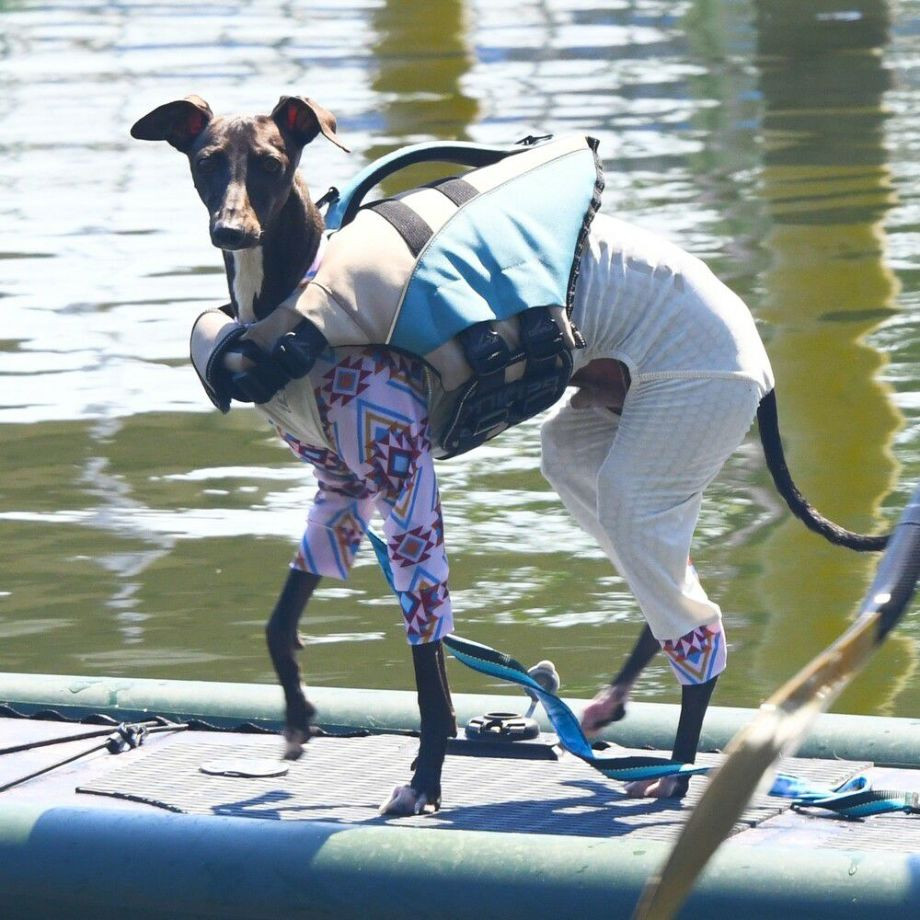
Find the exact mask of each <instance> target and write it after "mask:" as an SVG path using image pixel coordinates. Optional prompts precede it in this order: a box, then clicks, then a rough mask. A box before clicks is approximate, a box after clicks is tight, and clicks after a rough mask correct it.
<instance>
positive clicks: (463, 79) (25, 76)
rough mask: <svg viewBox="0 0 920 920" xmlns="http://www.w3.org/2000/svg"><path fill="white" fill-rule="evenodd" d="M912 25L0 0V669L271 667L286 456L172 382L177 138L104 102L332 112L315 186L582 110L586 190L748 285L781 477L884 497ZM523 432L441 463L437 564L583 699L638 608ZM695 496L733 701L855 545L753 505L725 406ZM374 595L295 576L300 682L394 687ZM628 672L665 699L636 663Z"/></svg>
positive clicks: (763, 491)
mask: <svg viewBox="0 0 920 920" xmlns="http://www.w3.org/2000/svg"><path fill="white" fill-rule="evenodd" d="M893 11H894V12H893ZM793 17H795V18H794V19H793ZM918 21H920V3H918V2H917V0H909V2H902V3H900V4H898V6H897V7H896V8H895V7H889V5H888V4H886V3H883V2H881V0H876V2H859V0H854V2H849V3H847V4H842V3H841V4H835V3H834V2H831V0H822V2H820V3H818V2H810V0H809V2H805V0H802V2H798V0H796V2H793V0H788V2H778V0H758V2H755V0H716V2H710V0H695V2H690V0H683V2H677V3H675V2H671V0H637V2H632V3H629V4H626V3H618V4H602V3H592V2H590V0H550V2H545V0H523V2H521V0H515V2H510V0H492V2H485V0H476V2H470V0H467V2H462V0H429V2H425V3H422V2H421V0H409V2H406V0H389V2H375V3H374V4H370V5H369V4H365V3H350V2H347V0H346V2H343V3H336V4H322V5H315V4H310V5H309V7H306V6H303V5H298V4H287V3H282V2H281V0H254V2H251V3H247V4H241V3H238V2H234V0H227V2H226V3H221V4H205V5H188V4H181V3H178V2H176V3H172V4H162V3H157V4H152V3H149V2H145V0H131V2H128V3H114V2H106V0H100V2H98V3H95V4H92V5H90V4H85V3H83V2H80V0H59V2H56V3H55V4H53V5H51V4H47V3H43V2H40V0H24V2H16V3H2V2H0V36H2V38H0V119H2V126H3V131H2V132H0V154H2V157H3V163H4V166H3V169H2V170H0V192H2V194H0V301H2V307H3V312H2V316H3V318H4V326H3V330H2V332H0V424H2V428H0V433H2V435H3V436H2V438H0V469H2V470H3V478H2V485H0V535H2V536H0V640H2V641H0V668H2V669H6V670H24V671H50V672H62V673H117V674H136V675H142V676H154V675H162V676H166V677H186V678H201V679H230V680H269V679H270V677H271V675H270V669H269V666H268V662H267V658H266V655H265V652H264V651H263V643H262V623H263V619H264V617H265V615H266V613H267V611H268V610H269V608H270V606H271V604H272V602H273V600H274V595H275V592H276V591H277V588H278V586H279V585H280V582H281V580H282V578H283V573H284V568H285V566H286V563H287V560H288V558H289V554H290V551H291V546H292V545H293V542H294V541H295V540H296V538H297V536H298V535H299V531H300V528H301V524H302V519H303V513H304V509H305V507H306V505H307V504H308V502H309V496H310V494H311V492H312V480H311V477H310V475H309V473H308V472H307V471H306V470H305V469H304V468H301V467H299V466H297V465H296V464H293V463H292V462H291V460H290V459H289V454H288V453H287V451H286V450H284V449H283V448H282V447H281V446H280V445H278V444H277V443H275V441H274V440H273V438H272V437H271V436H270V434H269V432H268V430H267V428H266V427H265V426H264V425H263V424H262V423H261V422H260V421H259V419H258V418H257V417H256V416H255V415H254V413H252V412H251V411H249V410H236V411H234V412H233V413H231V414H230V415H229V416H226V417H220V416H219V415H218V414H217V413H213V412H212V411H211V410H210V406H209V404H208V403H207V402H206V400H205V398H204V396H203V394H201V392H200V390H199V387H198V383H197V380H196V378H195V376H194V374H193V372H192V371H191V370H190V368H189V366H188V362H187V357H186V355H187V332H188V328H189V325H190V322H191V320H192V318H193V317H194V316H195V315H196V314H197V313H198V312H200V311H201V310H203V309H205V308H206V307H209V306H212V305H213V304H215V303H217V302H221V301H222V300H223V299H225V291H226V288H225V281H224V278H223V275H222V271H221V268H220V259H219V256H218V253H217V252H216V251H215V250H213V249H212V248H211V247H210V246H209V243H208V240H207V233H206V215H205V213H204V210H203V209H202V207H201V205H200V203H199V202H198V201H197V199H196V198H195V196H194V193H193V190H192V187H191V182H190V179H189V176H188V168H187V165H186V164H185V162H184V161H183V158H182V157H181V156H179V155H177V154H176V153H175V152H174V151H172V150H171V149H169V148H167V147H166V146H165V145H162V148H161V146H160V145H152V144H146V145H145V144H137V143H135V142H132V141H131V140H130V138H129V137H128V133H127V132H128V127H129V126H130V124H131V123H132V122H133V121H134V120H135V119H136V118H137V117H138V115H140V114H142V113H143V112H146V111H149V110H150V109H151V108H152V107H154V106H155V105H158V104H160V103H163V102H166V101H169V100H170V99H174V98H177V97H181V96H183V95H186V94H187V93H191V92H196V93H198V94H200V95H202V96H204V97H205V98H206V99H208V100H209V102H210V103H211V105H212V107H213V108H214V109H215V111H220V112H226V111H230V110H234V109H239V110H243V111H268V110H270V108H271V107H272V106H273V104H274V102H275V101H276V99H277V97H278V96H279V95H280V94H281V93H283V92H296V93H303V94H306V95H309V96H311V97H313V98H315V99H317V100H318V101H320V102H322V103H323V104H324V105H326V106H327V107H328V108H330V109H331V110H332V111H333V112H335V113H336V115H337V117H338V119H339V132H340V134H341V136H342V137H343V139H345V140H346V142H347V143H348V144H349V146H351V147H352V149H353V150H354V151H355V153H354V154H353V155H352V157H351V158H348V157H346V156H345V155H344V154H342V153H341V152H340V151H337V150H333V149H332V148H331V147H329V146H328V145H323V144H317V145H313V146H311V147H309V148H308V149H307V150H306V151H305V155H304V159H303V164H302V170H303V172H304V175H305V177H306V178H307V181H308V182H309V183H310V185H311V187H312V188H314V189H315V190H316V191H317V193H319V192H322V191H323V190H325V188H326V187H328V186H329V185H331V184H338V183H341V182H342V181H343V180H345V179H346V178H347V177H348V176H349V175H350V174H351V172H352V171H354V170H355V169H357V168H358V167H360V166H361V165H363V164H364V163H365V162H367V160H368V159H370V158H371V157H373V156H377V155H379V154H381V153H384V152H386V151H388V150H391V149H393V148H394V147H396V146H399V145H401V144H405V143H411V142H415V141H419V140H427V139H432V138H464V139H473V140H479V141H485V142H507V141H509V140H514V139H516V138H519V137H521V136H523V135H525V134H529V133H534V132H537V133H539V132H544V131H563V130H578V129H582V130H586V131H589V132H590V133H592V134H594V135H595V136H597V137H598V138H599V139H600V141H601V150H602V153H603V155H604V159H605V163H606V167H607V190H606V193H605V202H604V206H605V209H606V210H609V211H611V212H616V213H618V214H620V215H622V216H625V217H627V218H630V219H633V220H635V221H636V222H638V223H641V224H643V225H645V226H647V227H650V228H652V229H655V230H658V231H661V232H663V233H665V234H667V235H668V236H670V237H672V238H674V239H675V240H676V241H677V242H679V243H681V244H682V245H684V246H686V247H687V248H689V249H690V250H691V251H693V252H695V253H697V254H699V255H701V256H703V257H704V258H706V259H707V260H708V261H709V262H710V263H711V264H712V265H713V267H714V268H715V269H716V271H717V272H718V273H719V274H720V275H722V276H723V277H724V278H725V279H726V280H727V281H728V282H729V283H730V284H731V285H732V286H733V287H734V288H735V289H736V290H737V291H738V292H739V293H740V294H741V295H742V296H744V297H745V298H746V299H747V300H748V302H749V303H751V305H752V307H753V309H754V311H755V313H756V314H757V316H758V318H759V320H760V321H761V322H762V326H763V330H764V334H765V336H766V338H767V340H768V348H769V351H770V354H771V357H772V358H773V361H774V364H775V366H776V370H777V376H778V378H779V380H780V391H779V394H780V409H781V419H782V427H783V431H784V435H785V439H786V442H787V445H788V448H789V453H790V464H791V466H792V468H793V471H794V474H795V475H796V477H797V479H798V480H799V481H800V483H801V485H802V487H803V489H804V490H805V491H806V493H807V494H808V496H809V498H811V499H812V500H813V501H814V502H815V504H817V505H818V507H819V508H821V509H822V510H824V511H826V512H827V513H828V514H830V515H832V516H834V517H835V518H839V519H840V520H841V521H842V522H844V523H846V524H847V525H849V526H852V527H855V528H873V527H882V526H884V524H885V523H886V522H888V523H890V522H891V520H892V519H893V517H894V516H895V514H896V508H897V506H898V504H899V502H903V500H904V498H905V496H906V493H907V491H909V489H908V485H907V484H909V483H910V482H912V481H913V480H915V479H916V478H918V473H920V451H918V430H917V418H918V414H920V398H918V397H917V396H916V393H918V392H920V387H918V385H917V373H916V361H917V356H918V354H920V336H918V329H920V325H918V322H917V316H918V314H920V283H918V279H920V271H918V257H917V252H918V251H920V236H918V232H917V229H916V228H917V227H918V226H920V198H918V195H917V192H916V188H917V182H916V180H917V178H918V171H920V167H918V166H917V165H916V164H917V163H918V162H920V158H918V157H917V155H916V154H917V147H918V144H920V132H918V130H917V128H916V126H915V122H914V120H913V118H912V107H913V106H914V105H915V103H916V98H917V90H918V85H917V84H918V74H920V68H918V67H917V65H916V62H915V61H914V60H913V59H912V58H911V57H910V56H909V53H908V52H909V47H910V44H911V42H912V41H915V40H916V37H917V34H918V32H920V26H918ZM790 23H795V24H794V25H790ZM421 178H424V177H421ZM537 430H538V426H537V425H536V424H527V425H524V426H521V427H520V428H519V429H516V430H514V431H513V432H511V433H509V434H508V435H507V436H506V437H504V438H502V439H500V440H499V441H498V442H497V443H494V444H491V445H488V446H487V447H485V448H483V449H482V450H480V451H478V452H476V453H475V454H473V455H472V456H470V457H467V458H461V459H460V460H458V461H452V462H448V463H445V464H444V465H443V466H442V468H441V474H442V486H443V489H442V491H443V495H444V502H445V508H446V516H447V517H446V523H447V528H448V541H449V548H450V550H451V559H452V569H453V575H454V585H453V592H452V593H453V596H454V599H455V602H456V606H457V608H458V622H459V623H462V624H463V629H464V630H465V632H466V633H467V634H469V635H471V636H473V637H474V638H478V639H481V640H482V641H485V642H489V643H494V644H496V645H497V646H499V647H501V648H505V649H508V650H509V651H512V652H514V653H515V654H516V655H517V656H518V657H519V658H521V659H522V660H525V661H529V660H530V659H534V660H536V659H537V658H542V657H545V656H547V655H548V656H550V657H553V658H554V659H555V660H556V662H557V665H558V666H559V668H560V671H561V673H562V675H563V679H564V680H565V681H566V689H567V690H568V691H569V692H571V693H573V694H575V693H588V692H590V691H591V690H592V689H593V688H594V686H595V685H596V683H597V682H598V681H600V680H602V679H603V678H604V677H605V676H606V675H608V674H609V672H610V671H611V669H612V668H613V667H614V666H615V664H616V662H617V661H618V659H619V658H620V657H621V656H622V654H623V653H624V651H625V650H626V648H627V647H628V645H629V644H630V643H631V641H632V639H633V637H634V634H635V632H636V630H637V628H638V623H639V620H638V615H637V613H636V611H635V607H634V604H633V603H632V601H631V600H630V598H629V596H628V595H627V594H626V592H625V591H624V588H623V585H622V583H621V581H620V580H619V579H618V577H617V576H616V575H615V573H613V572H612V571H611V569H610V566H609V564H608V563H607V562H606V560H605V559H604V558H603V556H602V555H601V554H600V553H599V551H598V550H597V549H596V547H594V546H593V544H592V543H591V541H590V540H589V539H588V538H587V537H585V536H584V535H582V534H581V533H580V532H579V531H577V530H576V529H575V528H574V526H573V525H572V523H571V522H570V521H569V520H568V518H567V516H566V515H565V513H564V512H563V511H562V509H561V508H560V506H559V503H558V502H557V501H556V500H555V499H554V497H553V496H552V494H551V493H550V492H549V491H548V490H547V488H546V486H545V484H544V482H543V480H542V478H541V476H540V474H539V471H538V462H539V446H538V445H539V439H538V433H537ZM711 496H712V497H711V500H710V501H709V502H708V503H707V504H706V506H705V508H704V512H703V519H702V522H701V527H700V534H699V540H698V545H697V547H696V548H695V550H694V556H695V559H696V562H697V564H698V566H699V568H700V569H701V571H702V573H703V577H704V579H705V581H706V583H707V586H708V587H709V589H710V590H711V592H712V594H713V595H714V596H715V597H716V598H717V599H718V600H719V602H720V603H721V604H722V605H723V607H724V609H725V613H726V620H727V622H728V629H729V638H730V641H731V642H732V643H733V653H732V654H733V665H732V667H731V668H730V670H729V672H728V673H727V674H726V677H725V678H724V679H723V681H722V682H721V683H720V687H719V695H718V702H720V703H722V704H725V705H731V704H735V705H752V704H756V703H757V702H758V701H759V700H760V699H761V698H762V697H763V696H764V695H765V694H766V693H767V692H768V691H769V690H770V689H771V688H772V687H773V686H775V685H776V684H777V683H778V682H779V681H780V680H781V679H783V678H784V677H787V676H788V675H789V673H790V670H791V668H792V666H793V664H795V663H798V662H799V660H804V659H805V658H808V657H810V656H811V654H813V653H814V652H815V651H817V649H818V648H819V647H820V646H822V645H824V644H826V642H827V641H828V640H829V639H830V637H831V636H833V635H834V634H836V633H837V632H839V631H840V629H841V628H842V627H843V625H844V623H845V622H846V619H847V617H848V615H850V614H851V613H852V611H853V609H854V607H855V605H856V604H857V603H858V600H859V597H860V595H861V592H862V590H863V587H864V585H865V582H866V580H867V578H868V577H869V574H870V572H871V564H872V563H871V560H868V559H860V558H855V557H854V556H853V554H850V553H847V552H846V551H843V550H834V549H832V548H827V547H824V546H823V545H822V544H821V542H820V541H819V540H818V539H817V538H815V537H813V536H811V535H810V534H808V533H807V532H805V531H804V529H803V528H802V527H801V526H800V525H797V524H794V523H792V522H788V521H784V520H782V519H781V517H782V515H781V510H780V509H779V508H778V505H777V500H776V497H775V495H774V494H773V492H772V487H770V486H769V485H768V481H767V478H766V476H765V474H764V471H763V462H762V459H761V456H760V451H759V448H758V446H757V444H756V440H755V439H754V438H753V437H752V438H751V439H750V440H749V442H748V443H747V444H746V445H745V446H744V447H743V448H742V450H741V451H740V452H739V453H738V455H737V456H736V457H735V458H733V459H732V461H731V462H730V463H729V464H728V466H727V467H726V470H725V471H724V473H723V475H722V476H720V477H719V480H718V481H717V482H716V484H715V485H714V487H713V489H712V493H711ZM400 620H401V618H400V616H399V614H398V612H397V610H396V607H395V605H394V604H393V602H392V601H391V600H390V598H389V597H388V595H387V592H386V590H385V587H384V585H383V584H382V581H381V578H380V575H379V573H378V572H377V570H376V567H375V566H374V564H373V563H372V560H371V558H370V554H362V556H361V557H360V558H359V564H358V566H357V568H356V570H355V572H354V575H353V577H352V579H351V580H350V581H349V582H348V583H347V584H344V585H339V584H332V583H330V584H329V585H328V587H324V589H323V590H322V592H321V594H320V596H319V597H318V598H317V601H316V603H315V604H313V605H311V608H310V614H309V618H308V622H306V623H305V624H304V631H305V633H306V634H307V636H308V639H309V647H308V649H307V651H306V653H305V666H306V670H307V674H308V677H309V679H310V680H311V681H312V682H315V683H328V684H338V685H343V686H353V685H358V684H361V685H368V686H386V687H407V686H409V685H410V683H411V670H410V668H409V664H408V657H409V656H408V655H407V654H406V651H405V648H404V644H403V640H402V635H401V625H400ZM900 635H901V636H902V637H903V638H901V639H900V640H899V641H898V642H890V643H889V647H888V648H886V650H885V652H884V656H885V657H884V658H883V660H882V661H881V662H880V664H879V666H878V668H877V669H876V670H875V671H874V672H872V673H871V674H869V675H868V676H867V678H866V679H865V680H864V681H862V682H861V683H860V688H861V689H859V692H858V693H854V694H851V695H850V696H849V697H848V698H846V699H845V700H844V704H845V705H846V708H848V709H851V710H854V711H875V710H877V709H878V708H879V707H887V708H888V709H889V710H890V711H892V712H895V713H900V714H905V715H906V714H911V713H913V712H915V710H916V708H917V706H918V704H920V680H918V678H917V677H916V676H915V675H914V674H913V672H912V670H911V660H912V659H911V653H912V652H913V650H914V649H915V648H916V645H917V642H918V640H920V627H918V626H917V625H916V624H913V623H911V622H909V623H907V624H905V628H904V629H903V630H902V631H901V633H900ZM790 649H791V650H792V653H790ZM797 656H798V657H797ZM453 673H454V674H455V675H456V677H455V679H456V683H457V686H458V688H459V689H467V690H481V689H483V683H482V681H481V680H480V679H479V678H478V677H477V676H475V675H472V674H468V673H465V672H462V671H460V670H459V669H454V672H453ZM883 674H886V675H887V678H886V679H883V678H882V675H883ZM641 693H642V695H644V696H645V697H646V698H649V699H658V700H668V701H673V700H675V699H676V698H677V692H676V689H675V688H674V686H673V682H672V679H671V677H670V676H669V674H668V673H667V671H666V668H665V667H664V666H663V665H662V664H661V663H660V662H658V663H656V664H655V666H653V667H652V668H651V669H650V671H649V673H648V675H647V678H646V679H645V680H644V681H643V684H642V688H641Z"/></svg>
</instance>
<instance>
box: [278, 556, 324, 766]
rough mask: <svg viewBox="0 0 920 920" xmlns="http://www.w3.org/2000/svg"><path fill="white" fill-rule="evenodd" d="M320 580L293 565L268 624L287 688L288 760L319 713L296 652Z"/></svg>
mask: <svg viewBox="0 0 920 920" xmlns="http://www.w3.org/2000/svg"><path fill="white" fill-rule="evenodd" d="M319 580H320V576H319V575H314V574H312V573H311V572H301V571H299V570H298V569H291V570H290V571H289V573H288V577H287V580H286V581H285V583H284V587H283V589H282V591H281V595H280V597H279V598H278V602H277V603H276V604H275V609H274V610H273V611H272V615H271V617H270V618H269V620H268V623H266V625H265V638H266V640H267V642H268V651H269V654H270V655H271V659H272V664H273V665H274V667H275V673H276V674H277V675H278V680H279V682H280V683H281V689H282V690H283V691H284V705H285V717H284V738H285V742H286V748H285V753H284V757H285V759H286V760H296V759H297V758H298V757H300V755H301V754H302V753H303V745H304V744H305V743H306V742H307V741H308V740H309V738H310V726H311V723H312V722H313V718H314V716H315V715H316V709H315V708H314V707H313V705H312V704H311V703H310V701H309V700H308V699H307V696H306V693H305V692H304V687H303V683H302V681H301V676H300V665H299V664H298V662H297V652H298V651H300V649H302V648H303V643H302V642H301V640H300V637H299V635H298V633H297V625H298V623H299V622H300V618H301V616H302V615H303V612H304V610H305V609H306V606H307V602H308V601H309V600H310V597H311V596H312V594H313V591H314V590H315V589H316V586H317V585H318V584H319Z"/></svg>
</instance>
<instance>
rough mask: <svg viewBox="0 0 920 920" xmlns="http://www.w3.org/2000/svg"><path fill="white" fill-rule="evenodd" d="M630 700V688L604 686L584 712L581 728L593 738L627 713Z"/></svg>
mask: <svg viewBox="0 0 920 920" xmlns="http://www.w3.org/2000/svg"><path fill="white" fill-rule="evenodd" d="M628 700H629V691H628V690H624V689H623V688H621V687H614V686H609V687H604V689H603V690H600V691H599V692H598V694H597V695H596V696H595V697H594V699H593V700H591V702H590V703H588V705H587V706H586V707H585V709H584V711H583V712H582V714H581V730H582V731H583V732H584V733H585V735H586V736H587V737H588V738H592V737H594V735H596V734H597V733H598V732H599V731H600V730H601V729H602V728H604V727H605V726H607V725H610V723H611V722H619V721H620V719H622V718H623V717H624V716H625V715H626V703H627V702H628Z"/></svg>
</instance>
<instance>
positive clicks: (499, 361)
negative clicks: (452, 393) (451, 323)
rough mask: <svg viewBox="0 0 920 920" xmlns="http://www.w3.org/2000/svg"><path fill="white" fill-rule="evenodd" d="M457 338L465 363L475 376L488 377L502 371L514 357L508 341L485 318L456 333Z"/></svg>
mask: <svg viewBox="0 0 920 920" xmlns="http://www.w3.org/2000/svg"><path fill="white" fill-rule="evenodd" d="M457 339H458V340H459V342H460V347H461V348H462V349H463V356H464V357H465V358H466V362H467V364H469V366H470V367H471V368H472V369H473V373H474V374H475V375H476V376H477V377H480V378H483V377H488V376H489V375H491V374H497V373H498V372H499V371H504V369H505V368H506V367H507V366H508V365H509V364H510V363H511V362H512V360H513V359H514V355H513V354H512V353H511V349H510V348H509V347H508V343H507V342H506V341H505V340H504V339H503V338H502V337H501V336H500V335H499V334H498V333H497V332H496V331H495V329H494V328H493V327H492V324H491V323H490V322H488V321H487V320H484V321H483V322H481V323H474V324H473V325H472V326H467V328H466V329H464V330H462V331H461V332H460V333H459V334H458V335H457Z"/></svg>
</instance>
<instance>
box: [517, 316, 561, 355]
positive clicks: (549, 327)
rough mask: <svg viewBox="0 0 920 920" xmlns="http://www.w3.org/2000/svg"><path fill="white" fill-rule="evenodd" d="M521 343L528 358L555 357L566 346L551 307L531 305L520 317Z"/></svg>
mask: <svg viewBox="0 0 920 920" xmlns="http://www.w3.org/2000/svg"><path fill="white" fill-rule="evenodd" d="M519 322H520V330H521V345H522V347H523V348H524V351H525V353H526V354H527V357H528V358H532V359H533V360H535V361H545V360H546V359H547V358H555V357H556V355H558V354H559V353H560V352H561V351H562V350H563V349H564V348H565V347H566V346H565V339H564V338H563V337H562V330H561V329H560V328H559V326H557V325H556V323H555V322H554V321H553V317H552V315H551V314H550V312H549V307H531V308H530V309H529V310H525V311H524V312H523V313H521V314H520V317H519Z"/></svg>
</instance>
